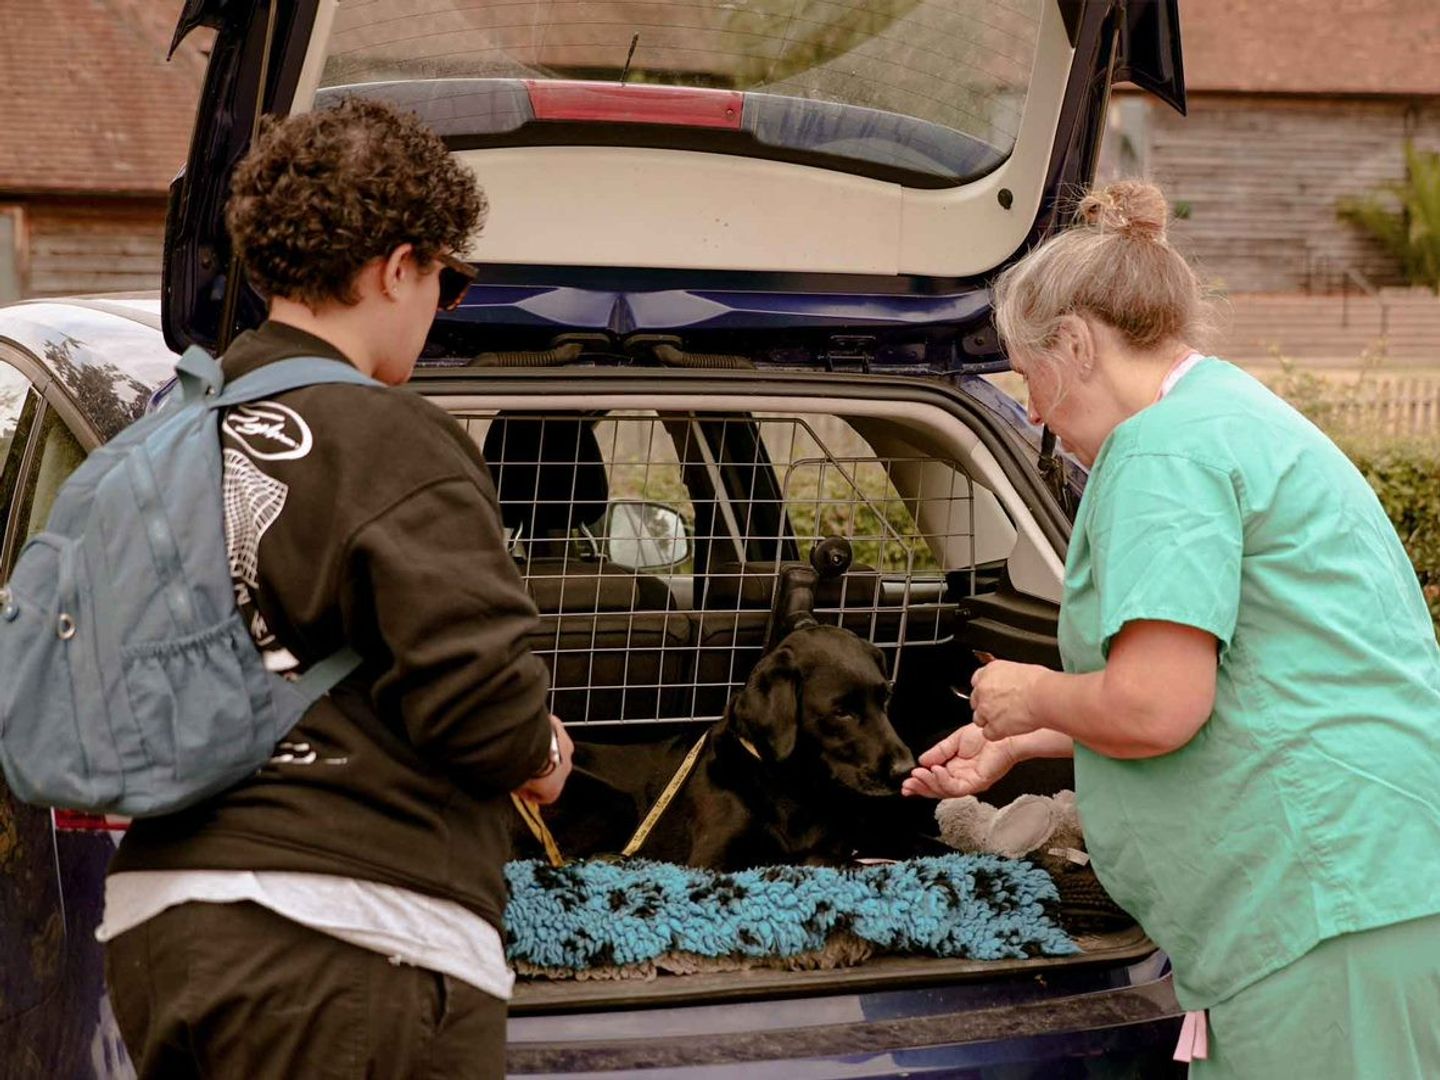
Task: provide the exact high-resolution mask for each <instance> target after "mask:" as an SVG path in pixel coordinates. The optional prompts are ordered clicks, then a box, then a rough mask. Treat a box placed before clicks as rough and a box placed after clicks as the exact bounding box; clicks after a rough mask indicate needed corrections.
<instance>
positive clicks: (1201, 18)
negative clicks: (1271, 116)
mask: <svg viewBox="0 0 1440 1080" xmlns="http://www.w3.org/2000/svg"><path fill="white" fill-rule="evenodd" d="M1180 36H1181V39H1182V41H1183V42H1184V47H1185V83H1186V85H1187V87H1188V88H1189V89H1190V90H1195V91H1205V90H1212V91H1213V90H1232V91H1251V92H1266V93H1293V94H1406V95H1411V94H1414V95H1430V94H1440V0H1334V2H1332V3H1321V2H1319V0H1180Z"/></svg>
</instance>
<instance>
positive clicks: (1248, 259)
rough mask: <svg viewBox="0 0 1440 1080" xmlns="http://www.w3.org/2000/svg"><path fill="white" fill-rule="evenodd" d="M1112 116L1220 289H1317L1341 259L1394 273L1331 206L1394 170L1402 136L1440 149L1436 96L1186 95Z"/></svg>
mask: <svg viewBox="0 0 1440 1080" xmlns="http://www.w3.org/2000/svg"><path fill="white" fill-rule="evenodd" d="M1117 115H1123V116H1125V117H1127V119H1126V120H1125V121H1124V123H1125V124H1126V126H1127V127H1128V128H1129V130H1127V131H1126V132H1125V135H1126V136H1128V139H1129V142H1130V144H1131V146H1130V147H1129V148H1128V149H1129V150H1130V151H1131V152H1129V153H1126V154H1125V155H1124V158H1125V162H1126V164H1127V165H1128V167H1129V169H1130V170H1135V169H1140V170H1143V171H1144V172H1145V173H1146V174H1147V175H1149V176H1150V177H1152V178H1153V179H1155V180H1156V181H1158V182H1159V183H1160V184H1161V185H1163V186H1164V188H1165V190H1166V193H1167V195H1168V196H1169V198H1170V199H1171V201H1172V204H1182V205H1185V206H1187V207H1188V208H1189V213H1190V217H1189V219H1188V220H1184V221H1177V222H1176V224H1175V227H1174V229H1173V232H1172V235H1173V236H1174V237H1175V239H1176V242H1177V243H1178V244H1180V245H1181V246H1182V248H1183V250H1185V251H1186V252H1187V254H1189V255H1190V256H1192V257H1193V258H1194V259H1195V260H1196V262H1197V263H1198V264H1199V266H1200V267H1201V268H1202V269H1203V271H1204V272H1205V273H1206V274H1207V275H1208V276H1209V277H1211V278H1212V279H1214V280H1215V281H1216V282H1217V283H1218V284H1220V285H1221V286H1223V287H1224V288H1225V289H1226V290H1227V291H1230V292H1281V291H1288V290H1295V289H1305V288H1307V287H1308V288H1312V289H1316V290H1319V291H1326V290H1328V289H1333V288H1338V287H1339V275H1340V272H1341V270H1342V269H1343V268H1344V267H1347V266H1349V267H1353V268H1355V269H1356V270H1358V271H1360V272H1361V273H1362V274H1364V275H1365V276H1366V277H1367V278H1369V279H1370V280H1371V281H1372V282H1373V283H1374V284H1375V285H1377V286H1378V285H1398V284H1402V283H1403V282H1402V279H1401V277H1400V274H1399V267H1398V265H1397V264H1396V262H1395V260H1393V259H1392V258H1390V257H1389V256H1388V255H1387V254H1386V253H1385V252H1384V250H1383V249H1382V248H1381V247H1380V246H1379V245H1378V244H1376V243H1375V242H1374V241H1373V240H1371V239H1370V238H1369V237H1368V236H1366V235H1365V234H1364V233H1362V232H1361V231H1360V230H1359V229H1357V228H1355V227H1354V226H1352V225H1349V224H1348V223H1346V222H1343V221H1341V220H1339V218H1338V217H1337V216H1336V213H1335V209H1336V204H1337V203H1338V201H1339V200H1340V199H1341V198H1342V197H1344V196H1347V195H1356V194H1361V193H1364V192H1366V191H1369V190H1371V189H1373V188H1374V187H1376V186H1377V185H1379V184H1381V183H1384V182H1386V181H1389V180H1397V179H1400V178H1401V177H1402V176H1403V175H1404V156H1403V146H1404V141H1405V139H1406V138H1407V136H1410V137H1413V138H1414V140H1415V143H1416V145H1417V146H1420V147H1422V148H1424V149H1430V150H1435V149H1440V100H1436V99H1420V100H1400V99H1358V98H1357V99H1338V98H1325V97H1310V98H1306V97H1294V98H1281V97H1274V96H1259V95H1238V94H1236V95H1229V94H1194V95H1192V96H1191V98H1190V115H1189V116H1188V117H1182V116H1179V115H1178V114H1176V113H1175V112H1173V111H1172V110H1170V109H1168V108H1166V107H1164V106H1161V105H1158V104H1152V103H1147V105H1146V106H1145V108H1144V109H1143V111H1137V110H1135V109H1134V107H1133V104H1127V103H1121V104H1120V108H1119V109H1118V110H1117ZM1115 134H1116V132H1115V128H1114V127H1113V126H1112V129H1111V134H1110V135H1109V136H1107V143H1109V142H1111V141H1112V139H1113V137H1114V136H1115ZM1108 150H1110V148H1109V147H1107V151H1108ZM1109 160H1110V162H1111V167H1112V171H1113V170H1114V169H1115V168H1116V165H1115V162H1116V161H1117V156H1116V155H1111V157H1110V159H1109ZM1119 171H1125V169H1124V168H1121V169H1120V170H1119Z"/></svg>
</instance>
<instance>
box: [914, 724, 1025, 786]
mask: <svg viewBox="0 0 1440 1080" xmlns="http://www.w3.org/2000/svg"><path fill="white" fill-rule="evenodd" d="M1019 760H1020V756H1019V754H1018V752H1017V747H1016V744H1015V741H1014V740H1013V739H1002V740H1000V741H998V742H996V741H992V740H990V739H988V738H986V736H985V732H984V730H983V729H981V728H978V727H976V726H975V725H974V724H966V725H965V726H964V727H962V728H960V729H958V730H957V731H955V732H953V733H952V734H950V735H948V736H946V737H945V738H944V739H941V740H940V741H939V742H938V743H936V744H935V745H934V746H932V747H931V748H930V749H929V750H926V751H925V752H924V753H923V754H921V755H920V766H919V768H917V769H915V770H914V771H913V772H912V773H911V774H910V776H909V778H908V779H907V780H905V781H904V783H902V784H901V785H900V791H901V793H902V794H905V795H921V796H925V797H927V798H931V799H954V798H959V797H960V796H962V795H978V794H979V793H980V792H982V791H984V790H985V789H986V788H988V787H990V786H991V785H992V784H994V783H995V782H996V781H998V780H999V779H1000V778H1001V777H1002V776H1004V775H1005V774H1006V773H1008V772H1009V771H1010V770H1011V769H1012V768H1013V767H1014V766H1015V764H1016V762H1017V761H1019Z"/></svg>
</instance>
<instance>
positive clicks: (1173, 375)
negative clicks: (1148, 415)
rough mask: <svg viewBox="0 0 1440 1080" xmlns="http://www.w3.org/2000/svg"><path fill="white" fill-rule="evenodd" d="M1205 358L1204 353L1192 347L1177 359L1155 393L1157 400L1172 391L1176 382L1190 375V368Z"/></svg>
mask: <svg viewBox="0 0 1440 1080" xmlns="http://www.w3.org/2000/svg"><path fill="white" fill-rule="evenodd" d="M1204 359H1205V357H1204V356H1203V355H1201V354H1200V353H1198V352H1196V351H1195V350H1194V349H1191V350H1190V351H1189V352H1188V353H1186V354H1185V355H1184V356H1182V357H1181V358H1180V359H1179V360H1176V361H1175V363H1173V364H1171V365H1170V370H1169V371H1167V372H1166V373H1165V378H1164V380H1163V381H1162V382H1161V383H1160V390H1159V392H1158V393H1156V395H1155V401H1159V400H1160V399H1161V398H1163V397H1164V396H1165V395H1166V394H1168V393H1170V391H1171V390H1174V389H1175V384H1176V383H1178V382H1179V381H1180V380H1181V379H1183V378H1184V377H1185V376H1186V375H1188V374H1189V373H1190V369H1191V368H1193V367H1194V366H1195V365H1196V364H1198V363H1199V362H1200V361H1201V360H1204ZM1151 404H1154V402H1152V403H1151Z"/></svg>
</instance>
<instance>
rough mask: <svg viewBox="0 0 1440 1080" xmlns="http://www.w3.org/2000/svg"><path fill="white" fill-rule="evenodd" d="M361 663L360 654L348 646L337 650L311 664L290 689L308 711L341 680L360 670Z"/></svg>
mask: <svg viewBox="0 0 1440 1080" xmlns="http://www.w3.org/2000/svg"><path fill="white" fill-rule="evenodd" d="M361 662H362V660H361V656H360V654H359V653H357V652H356V651H355V650H354V649H352V648H350V647H349V646H348V645H347V646H345V647H344V648H343V649H336V650H335V651H334V652H333V653H331V654H330V655H329V656H327V657H325V659H324V660H318V661H316V662H315V663H314V664H311V665H310V668H309V670H308V671H306V672H305V674H304V675H301V676H300V677H299V678H298V679H296V680H295V681H294V682H293V683H291V684H290V689H291V690H293V691H294V692H295V695H296V696H297V697H298V698H300V700H301V701H302V702H303V703H304V705H303V707H304V708H307V709H308V708H309V707H310V706H311V705H313V704H314V703H315V702H317V701H319V700H320V699H321V698H322V697H324V696H325V695H326V694H328V693H329V692H330V691H331V690H333V689H334V688H335V687H336V686H337V685H338V684H339V682H340V680H341V679H343V678H345V676H347V675H349V674H350V673H351V672H352V671H354V670H355V669H356V668H358V667H359V666H360V664H361Z"/></svg>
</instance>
